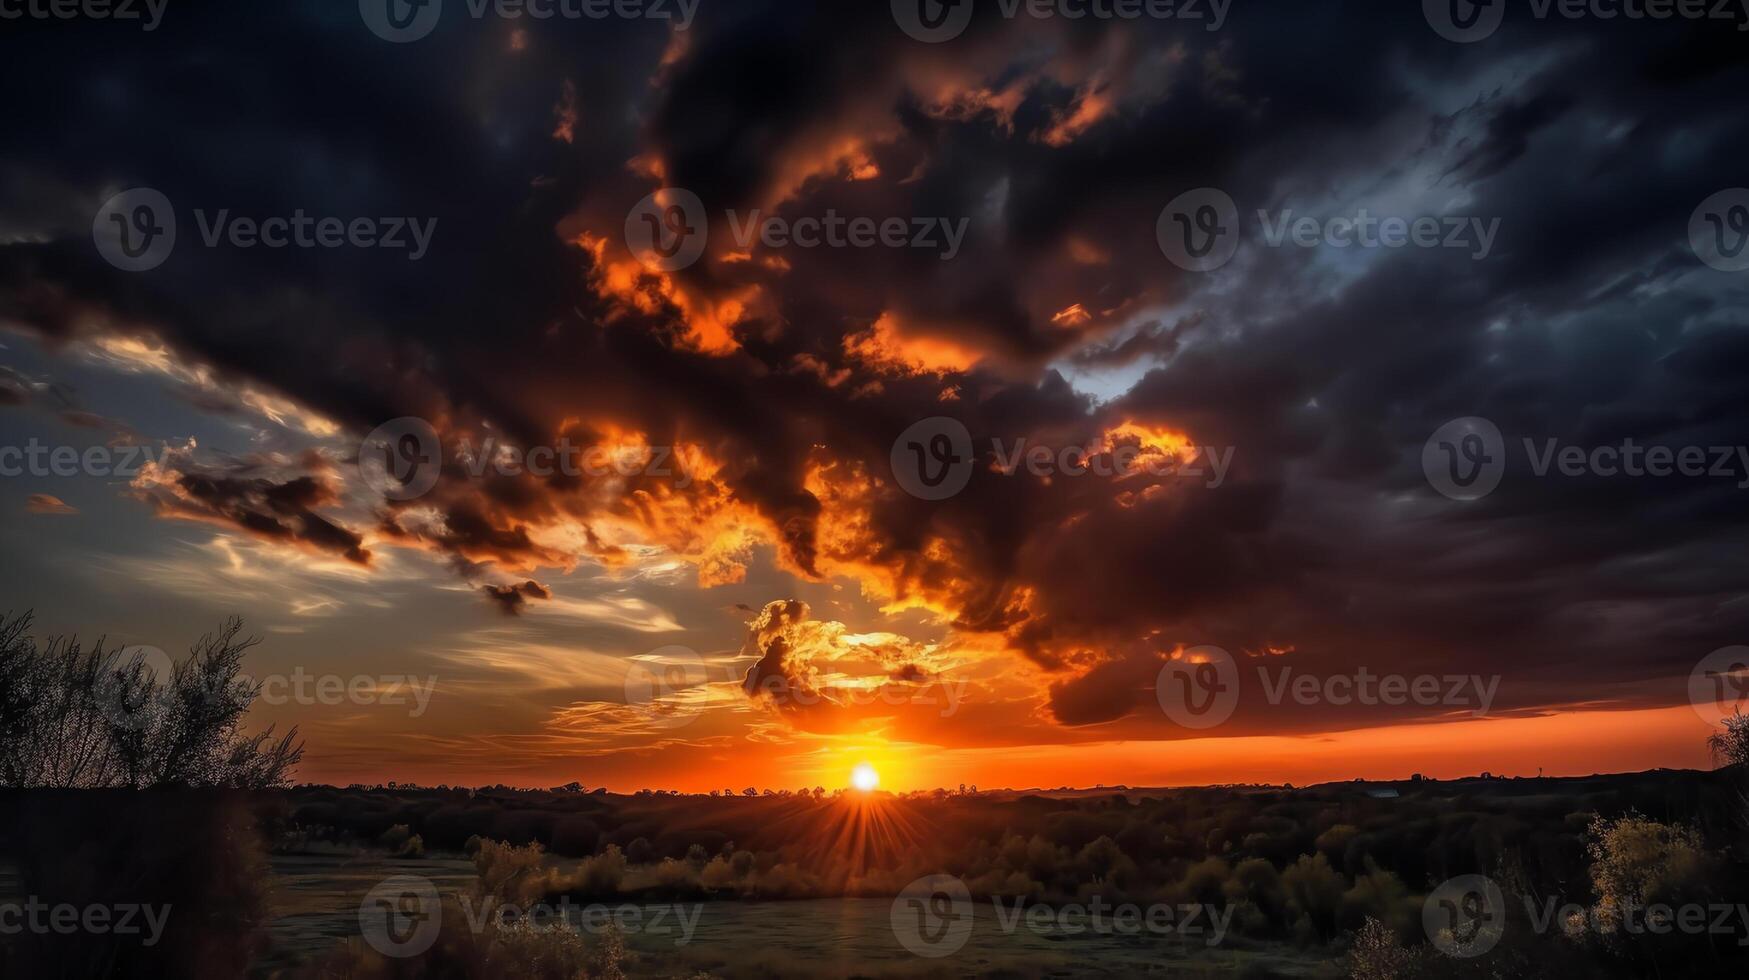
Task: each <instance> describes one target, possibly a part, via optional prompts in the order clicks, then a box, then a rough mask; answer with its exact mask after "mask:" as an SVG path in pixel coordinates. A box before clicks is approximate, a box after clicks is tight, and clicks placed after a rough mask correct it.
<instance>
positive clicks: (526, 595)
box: [480, 579, 553, 616]
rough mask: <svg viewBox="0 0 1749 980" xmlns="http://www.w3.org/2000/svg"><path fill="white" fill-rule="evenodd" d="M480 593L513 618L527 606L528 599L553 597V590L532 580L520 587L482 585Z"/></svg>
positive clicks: (514, 585)
mask: <svg viewBox="0 0 1749 980" xmlns="http://www.w3.org/2000/svg"><path fill="white" fill-rule="evenodd" d="M480 591H482V592H484V593H485V594H486V598H488V599H491V600H492V601H493V602H495V603H497V604H498V608H499V609H500V610H502V611H503V613H504V614H505V615H506V616H514V615H516V614H517V613H520V612H521V611H522V607H523V606H525V605H527V604H528V600H530V599H543V600H544V599H551V598H552V597H553V590H551V589H549V588H547V587H546V586H544V585H542V584H540V583H539V582H536V581H535V580H533V579H529V580H528V581H526V582H523V583H522V584H521V585H516V584H514V583H512V584H509V585H483V586H481V587H480Z"/></svg>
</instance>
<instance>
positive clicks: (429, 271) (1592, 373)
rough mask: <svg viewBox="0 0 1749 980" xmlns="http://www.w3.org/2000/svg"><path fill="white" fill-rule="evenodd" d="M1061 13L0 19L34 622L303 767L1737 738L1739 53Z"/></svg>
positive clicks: (683, 763)
mask: <svg viewBox="0 0 1749 980" xmlns="http://www.w3.org/2000/svg"><path fill="white" fill-rule="evenodd" d="M537 6H540V5H537ZM1059 6H1060V5H1050V4H1046V5H1042V6H1039V5H1035V6H1021V7H1017V8H1012V9H1013V10H1014V11H1015V13H1014V14H1013V15H1012V16H1010V15H1009V14H1008V10H1009V7H1008V6H1006V5H1003V4H1001V3H997V2H979V3H970V2H966V3H962V4H956V5H954V6H952V7H947V8H942V7H938V6H936V5H935V4H934V3H932V2H925V3H922V4H921V5H914V4H912V3H909V2H907V0H894V2H893V3H892V4H880V3H866V4H863V3H858V4H850V3H819V4H816V3H796V2H775V0H773V2H760V0H736V2H734V3H726V2H713V0H698V2H697V3H696V4H692V3H688V4H685V5H682V4H679V3H678V2H671V3H664V4H660V5H657V6H649V5H634V6H628V7H626V8H624V10H625V11H628V12H630V13H632V15H631V16H624V15H618V14H611V12H610V13H609V14H608V15H604V16H593V15H589V14H586V13H584V12H583V11H585V9H586V8H585V7H584V6H578V5H575V4H572V5H569V6H560V7H555V8H553V10H554V15H553V16H551V17H540V18H536V17H532V16H528V15H527V14H526V13H524V14H523V15H522V16H510V14H513V13H515V12H516V11H518V10H520V9H522V8H520V7H517V6H511V7H504V6H502V5H500V6H497V7H494V6H492V5H483V4H478V3H469V2H466V0H448V2H447V3H442V2H434V3H429V4H427V5H425V6H422V7H406V6H403V5H402V4H401V3H400V0H395V2H394V3H391V4H389V5H387V6H384V4H382V3H380V2H379V0H363V2H362V3H360V4H357V5H354V4H352V3H346V2H336V3H332V4H329V3H315V2H302V3H291V4H270V5H237V4H219V3H211V4H207V3H195V2H189V3H181V2H176V0H171V2H170V3H168V4H167V5H164V6H163V8H162V9H161V11H159V12H158V14H157V16H156V19H155V20H154V21H150V22H148V23H150V29H146V26H147V23H142V22H139V21H128V20H125V19H113V18H112V19H99V18H93V17H86V16H76V17H74V18H72V19H59V18H54V17H31V16H21V17H20V18H16V19H14V18H8V19H6V20H4V21H0V79H4V81H5V83H6V85H7V89H8V91H11V92H14V93H23V92H28V93H31V95H30V97H28V98H24V97H20V98H14V99H11V100H9V104H8V107H7V109H6V112H5V116H4V119H3V120H0V133H4V136H5V139H4V141H3V142H0V612H3V611H10V612H13V613H17V612H23V611H25V610H31V611H33V612H34V616H35V621H36V632H37V634H38V635H39V637H40V638H46V637H48V636H52V635H68V634H74V633H77V634H78V635H80V636H81V637H85V638H87V639H91V638H95V637H98V636H106V637H108V640H109V642H110V643H112V644H116V645H122V646H135V645H138V646H142V647H146V648H154V649H157V650H162V651H165V652H166V653H165V656H167V657H168V658H169V659H170V660H174V659H176V658H177V657H179V656H182V655H183V651H186V649H187V648H188V646H189V644H190V643H192V642H193V641H194V640H195V639H196V638H197V637H199V636H200V635H201V634H203V633H205V632H209V631H211V630H214V629H216V628H217V627H218V626H219V624H220V623H221V622H223V621H224V620H225V619H226V618H227V617H230V616H240V617H242V619H243V620H244V622H245V624H246V628H247V630H248V631H249V632H250V633H252V634H254V635H257V636H259V637H260V639H261V642H260V644H259V645H258V646H257V647H256V648H255V649H254V651H253V652H252V653H251V655H250V658H249V661H248V669H249V670H250V671H251V676H252V677H253V678H254V679H255V680H257V681H259V682H261V683H262V684H263V694H264V696H263V698H262V700H261V701H260V702H259V703H258V704H257V706H256V707H255V709H254V711H253V712H252V713H251V716H250V717H251V723H252V724H255V723H259V724H266V723H274V724H277V725H279V726H281V728H282V729H283V727H285V726H289V725H296V726H298V727H299V730H300V732H301V733H302V736H303V738H304V739H305V741H306V744H307V752H306V756H305V760H304V763H303V765H302V767H301V769H300V771H299V778H300V779H304V780H308V781H312V782H333V783H340V784H344V783H351V782H372V783H374V782H382V781H388V780H399V781H417V782H420V783H427V784H436V783H449V784H466V785H481V784H489V783H499V782H503V783H509V784H513V785H532V786H549V785H557V784H561V783H566V782H569V781H572V780H577V781H580V782H581V783H583V784H584V785H586V786H591V787H594V786H607V787H610V788H612V789H614V790H619V791H629V790H634V789H639V788H645V787H650V788H669V789H681V790H687V791H699V790H708V789H715V788H722V789H734V790H737V791H739V790H740V789H741V788H743V787H745V786H748V785H752V786H757V787H772V788H796V787H801V786H812V785H824V786H826V787H828V788H836V787H838V786H843V785H845V784H846V783H847V781H848V779H849V773H850V771H851V769H852V767H853V766H855V765H857V764H859V763H865V762H866V763H869V764H871V765H874V766H875V767H876V768H877V769H878V770H879V771H880V773H881V778H882V783H883V786H884V787H886V788H891V789H898V790H906V789H918V788H930V787H935V786H954V785H957V784H960V783H966V784H975V785H981V786H984V787H999V786H1007V787H1032V786H1041V787H1055V786H1087V785H1093V784H1096V783H1097V784H1105V785H1116V784H1127V785H1177V784H1202V783H1225V782H1283V781H1292V782H1296V783H1302V784H1303V783H1308V782H1316V781H1323V780H1334V779H1350V778H1362V777H1364V778H1402V777H1407V776H1408V775H1410V774H1411V773H1424V774H1426V775H1433V776H1457V775H1465V774H1474V773H1478V772H1483V771H1489V772H1493V773H1495V774H1510V775H1536V774H1537V773H1538V772H1539V771H1546V772H1547V774H1549V775H1556V774H1579V773H1590V772H1599V771H1623V770H1637V769H1645V768H1651V767H1655V766H1684V767H1699V766H1705V765H1707V764H1708V761H1709V760H1708V756H1707V752H1706V747H1705V738H1706V735H1707V734H1708V732H1709V731H1710V730H1711V727H1712V723H1715V722H1716V721H1717V718H1718V717H1719V715H1720V714H1721V713H1722V712H1726V711H1728V710H1730V709H1732V708H1734V707H1736V706H1739V705H1743V704H1745V703H1749V698H1746V697H1745V694H1746V692H1749V684H1745V683H1744V682H1743V677H1744V675H1743V673H1742V671H1743V668H1742V667H1741V664H1742V663H1744V662H1749V650H1741V649H1739V650H1737V651H1734V652H1733V651H1731V650H1730V648H1731V647H1733V646H1734V645H1737V644H1742V643H1745V642H1749V640H1746V639H1745V638H1746V637H1749V597H1746V596H1745V587H1746V585H1749V568H1746V565H1749V559H1745V557H1744V555H1745V551H1744V548H1743V545H1744V543H1745V534H1744V532H1743V527H1744V518H1745V516H1746V515H1749V508H1746V507H1745V500H1746V498H1745V496H1744V495H1745V493H1749V490H1745V487H1746V486H1749V450H1744V449H1741V448H1739V447H1742V446H1743V445H1744V444H1745V443H1746V442H1749V438H1746V437H1749V410H1746V408H1745V405H1749V402H1745V401H1744V400H1743V398H1742V397H1741V394H1740V387H1741V378H1742V377H1743V376H1744V371H1745V369H1749V330H1746V328H1749V322H1746V319H1745V309H1746V308H1749V307H1746V304H1745V300H1746V299H1749V272H1745V271H1744V270H1743V266H1745V265H1749V259H1737V258H1736V256H1737V254H1738V250H1740V249H1741V248H1742V240H1743V236H1744V235H1746V234H1749V226H1746V224H1745V222H1746V221H1749V191H1743V190H1741V187H1740V185H1741V184H1743V183H1749V180H1746V179H1745V176H1744V170H1743V166H1742V161H1743V160H1745V159H1749V125H1746V121H1749V120H1746V118H1745V112H1746V110H1745V108H1744V106H1743V102H1742V98H1741V93H1742V92H1743V91H1744V90H1745V82H1746V81H1749V77H1746V76H1749V44H1746V43H1745V41H1744V34H1743V33H1742V32H1741V31H1740V30H1739V27H1740V26H1741V25H1740V24H1739V23H1737V22H1736V21H1731V20H1716V19H1698V20H1684V19H1680V18H1677V19H1669V20H1662V21H1646V20H1627V19H1620V18H1617V19H1603V18H1598V17H1595V16H1581V17H1576V18H1565V17H1561V16H1553V15H1551V16H1548V17H1537V16H1535V15H1534V11H1533V8H1532V7H1530V6H1528V5H1526V6H1516V5H1502V6H1501V7H1500V8H1499V9H1501V10H1503V11H1504V21H1503V22H1500V23H1497V25H1496V26H1493V27H1491V28H1490V27H1489V25H1488V23H1487V22H1486V21H1484V23H1483V26H1482V27H1481V28H1477V29H1476V30H1478V31H1480V32H1481V36H1474V35H1473V34H1472V35H1464V34H1463V32H1462V31H1459V30H1457V29H1456V28H1454V27H1452V25H1451V24H1450V23H1449V22H1447V23H1443V24H1442V23H1441V17H1442V16H1443V15H1441V14H1440V13H1439V11H1440V10H1441V9H1442V8H1441V6H1440V4H1438V3H1433V2H1429V3H1428V4H1419V5H1418V4H1415V3H1400V4H1388V5H1381V4H1378V3H1373V2H1347V3H1344V2H1335V3H1328V4H1316V5H1312V4H1304V3H1286V2H1284V3H1270V2H1246V0H1232V3H1231V4H1230V5H1228V4H1220V5H1211V4H1197V5H1191V6H1178V7H1168V8H1161V9H1165V10H1171V11H1176V13H1174V14H1173V15H1172V16H1152V15H1148V14H1143V15H1140V16H1135V17H1110V16H1094V15H1091V14H1090V15H1089V16H1085V17H1079V18H1069V17H1064V16H1061V15H1060V13H1061V11H1060V10H1059ZM1069 8H1070V9H1071V10H1079V9H1081V8H1080V6H1079V5H1078V4H1075V3H1070V4H1069ZM8 9H10V8H8ZM81 9H82V8H81ZM540 9H542V10H546V9H548V8H546V7H544V6H540ZM587 9H588V10H593V11H595V12H597V13H600V12H601V11H600V10H599V9H598V8H593V7H590V8H587ZM1099 9H1101V10H1105V9H1108V8H1106V7H1103V6H1102V7H1100V8H1099ZM1111 9H1115V8H1111ZM1150 9H1152V8H1150ZM1488 9H1490V10H1492V9H1496V8H1488ZM1038 10H1045V11H1058V13H1059V15H1057V16H1037V15H1035V13H1036V11H1038ZM944 11H945V13H944V14H943V16H944V17H945V18H946V19H945V20H944V21H943V22H942V24H941V26H937V27H933V28H932V27H930V26H928V25H929V24H934V23H935V21H934V20H933V19H931V18H932V17H933V15H934V14H936V13H943V12H944ZM402 14H405V15H406V18H407V19H403V18H402V17H401V15H402ZM382 15H386V16H388V17H389V18H390V19H384V16H382ZM924 15H927V16H924ZM920 17H922V18H923V19H919V18H920ZM1454 31H1456V33H1457V34H1458V35H1460V36H1465V37H1467V39H1466V40H1454V39H1453V37H1452V35H1453V32H1454ZM1392 222H1395V232H1394V234H1393V225H1392ZM171 225H173V226H174V231H173V232H171V231H170V227H171ZM1411 229H1414V231H1413V233H1412V234H1411ZM1630 446H1631V447H1637V450H1634V449H1628V447H1630ZM33 447H37V448H38V449H40V452H39V453H38V455H36V456H30V455H28V453H29V452H31V451H32V448H33ZM57 447H70V448H69V449H68V450H67V451H68V452H69V453H70V452H72V451H75V450H76V451H77V452H78V453H79V454H80V456H79V457H78V461H77V463H71V462H69V463H68V464H67V465H65V466H60V465H57V464H56V463H55V462H54V457H53V456H52V453H53V452H54V450H55V449H56V448H57ZM93 447H101V448H102V449H104V450H105V451H106V452H107V454H108V459H107V461H106V460H104V459H103V458H101V457H90V456H87V455H85V453H86V451H87V450H89V449H92V448H93ZM1651 447H1662V449H1663V451H1664V452H1665V453H1667V454H1668V455H1667V457H1666V459H1665V461H1664V462H1665V466H1666V469H1668V468H1669V467H1670V465H1671V460H1672V459H1680V458H1683V457H1682V456H1681V454H1682V453H1683V452H1684V451H1685V450H1686V451H1688V452H1689V453H1690V454H1691V456H1692V458H1693V459H1701V460H1704V464H1701V465H1697V466H1694V467H1691V468H1690V469H1689V471H1688V472H1681V471H1676V472H1666V473H1665V475H1654V474H1652V473H1650V472H1646V471H1645V467H1644V466H1642V467H1639V475H1635V472H1634V469H1635V468H1634V467H1633V466H1624V465H1623V459H1624V458H1626V459H1632V458H1633V452H1635V451H1638V452H1640V453H1642V454H1645V453H1649V452H1650V451H1651ZM8 448H12V449H16V450H18V452H17V453H15V454H13V455H11V456H8V455H7V454H6V450H7V449H8ZM1695 453H1698V454H1699V455H1698V456H1694V455H1693V454H1695ZM93 459H95V462H93V461H92V460H93ZM1640 459H1641V460H1642V462H1644V463H1646V464H1648V465H1650V464H1652V463H1655V462H1656V458H1655V457H1654V456H1651V455H1642V456H1641V457H1640ZM561 460H564V461H568V462H560V461H561ZM1721 679H1722V680H1721ZM1709 684H1712V685H1713V686H1712V687H1710V688H1709V687H1708V685H1709ZM1708 690H1711V691H1713V692H1714V693H1713V694H1711V695H1709V694H1706V693H1705V692H1706V691H1708Z"/></svg>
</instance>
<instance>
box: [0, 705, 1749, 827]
mask: <svg viewBox="0 0 1749 980" xmlns="http://www.w3.org/2000/svg"><path fill="white" fill-rule="evenodd" d="M0 696H3V695H0ZM1707 747H1708V748H1710V749H1712V752H1713V762H1714V763H1716V764H1717V765H1718V766H1719V768H1721V769H1727V768H1728V769H1735V770H1736V771H1737V779H1738V785H1739V789H1738V793H1739V799H1740V802H1741V803H1742V804H1743V806H1742V810H1741V814H1740V819H1741V820H1742V821H1743V822H1744V823H1745V824H1749V715H1746V714H1743V713H1742V712H1741V711H1739V712H1737V713H1735V714H1733V715H1731V717H1729V718H1726V719H1725V727H1724V729H1723V730H1722V731H1718V732H1714V733H1713V734H1712V736H1711V737H1710V738H1708V739H1707Z"/></svg>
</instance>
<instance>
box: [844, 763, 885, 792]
mask: <svg viewBox="0 0 1749 980" xmlns="http://www.w3.org/2000/svg"><path fill="white" fill-rule="evenodd" d="M880 784H881V774H880V773H878V772H875V769H874V766H871V765H869V764H868V763H866V762H865V763H863V764H862V765H860V766H857V767H856V768H855V769H852V770H850V785H852V786H855V787H856V788H857V789H859V790H862V791H863V792H864V793H867V792H869V791H870V790H872V789H874V788H875V787H876V786H879V785H880Z"/></svg>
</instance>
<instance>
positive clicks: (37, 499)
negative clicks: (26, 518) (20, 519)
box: [24, 493, 79, 515]
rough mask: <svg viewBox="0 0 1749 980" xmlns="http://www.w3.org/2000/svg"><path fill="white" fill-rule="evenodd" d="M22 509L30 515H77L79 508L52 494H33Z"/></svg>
mask: <svg viewBox="0 0 1749 980" xmlns="http://www.w3.org/2000/svg"><path fill="white" fill-rule="evenodd" d="M24 509H25V510H26V511H28V512H29V513H32V514H60V515H67V514H77V513H79V508H77V507H74V506H73V505H72V504H69V503H67V502H66V501H64V500H62V499H61V498H59V497H56V496H54V495H53V494H47V493H33V494H31V495H30V499H28V500H26V501H25V503H24Z"/></svg>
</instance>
